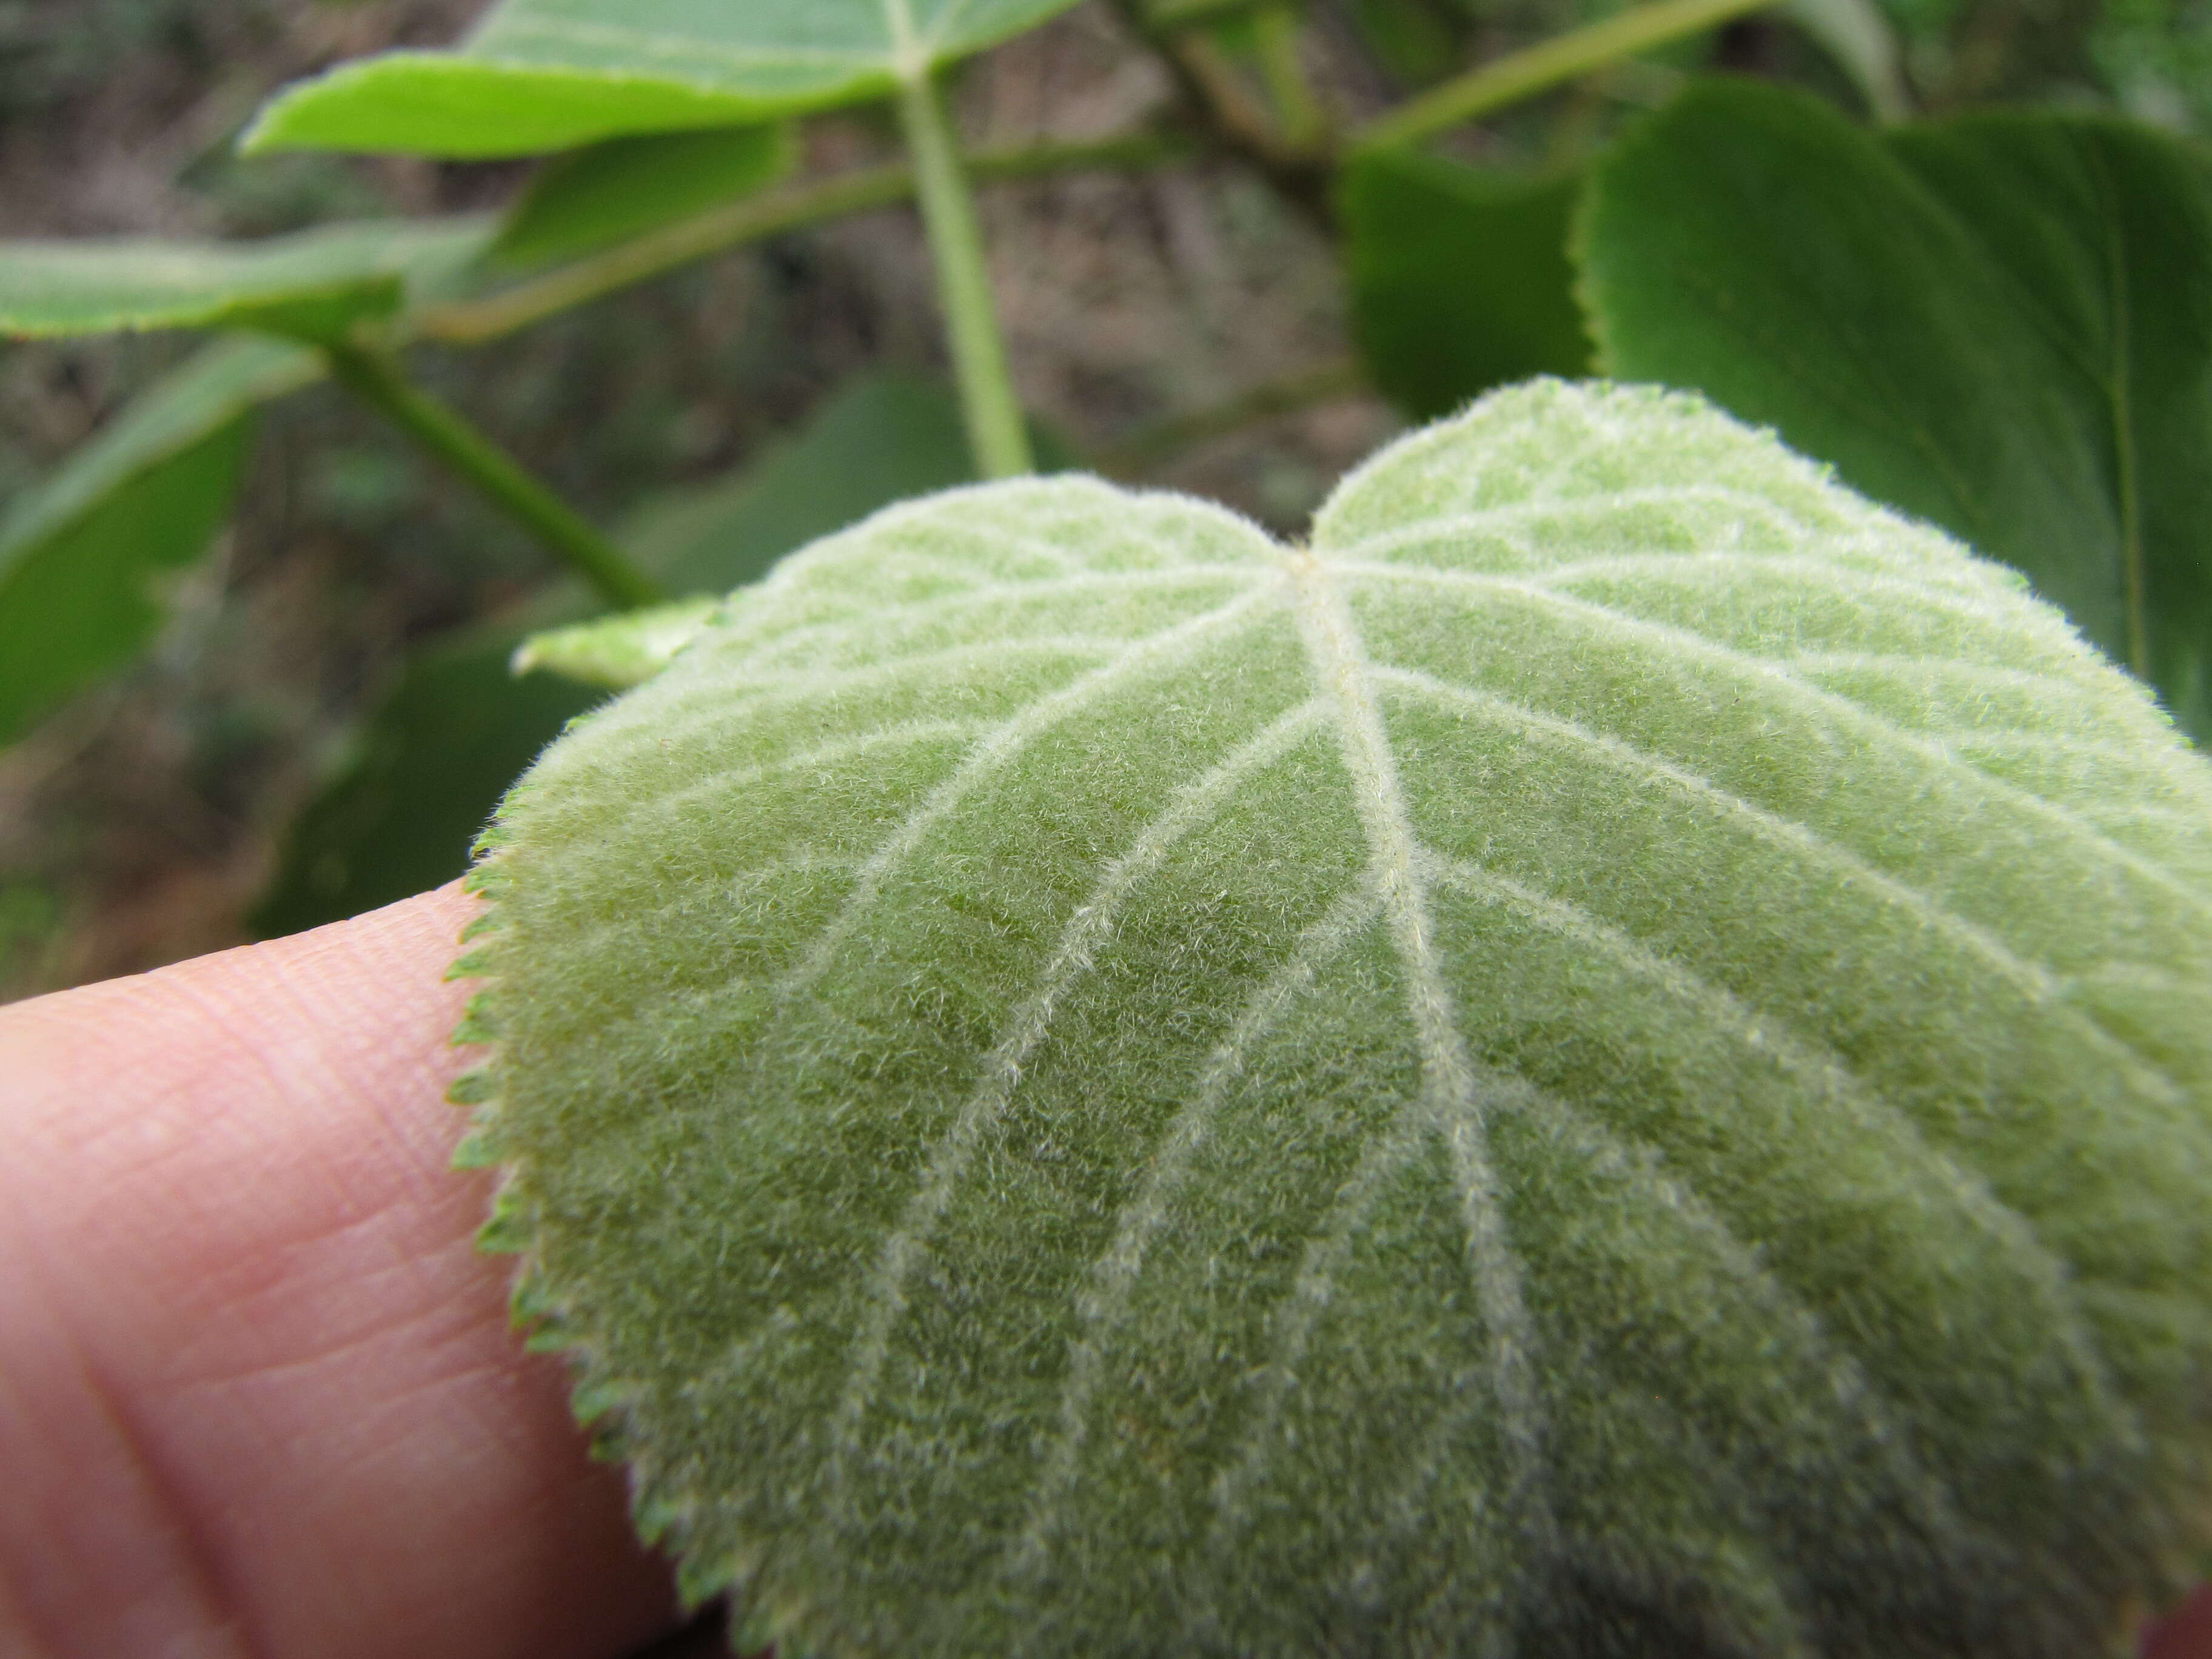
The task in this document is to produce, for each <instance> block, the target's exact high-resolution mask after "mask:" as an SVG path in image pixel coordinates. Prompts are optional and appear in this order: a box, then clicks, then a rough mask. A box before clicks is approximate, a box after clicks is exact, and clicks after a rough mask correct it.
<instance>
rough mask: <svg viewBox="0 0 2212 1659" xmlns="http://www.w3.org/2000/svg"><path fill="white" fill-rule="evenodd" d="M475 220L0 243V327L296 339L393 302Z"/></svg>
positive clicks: (437, 264)
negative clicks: (242, 237) (283, 232)
mask: <svg viewBox="0 0 2212 1659" xmlns="http://www.w3.org/2000/svg"><path fill="white" fill-rule="evenodd" d="M488 234H489V226H488V224H487V223H486V222H483V221H482V220H478V219H460V220H447V221H437V220H413V219H409V220H362V221H356V222H350V223H346V224H340V225H331V226H326V227H323V228H317V229H314V230H304V231H301V232H298V233H296V234H293V235H289V236H272V237H270V238H268V239H267V240H263V241H259V242H182V241H160V240H147V239H140V238H125V239H117V240H82V241H57V242H4V243H0V334H13V335H17V336H21V337H33V338H35V337H43V336H52V335H63V334H100V333H106V332H110V331H114V330H118V329H153V328H250V329H255V330H259V331H264V332H266V333H271V334H283V335H289V336H293V337H298V338H302V339H307V340H328V339H331V338H334V337H337V336H338V335H341V334H343V332H344V331H346V329H347V328H348V327H349V326H350V325H352V324H353V323H355V322H356V321H357V320H359V319H362V318H363V317H374V316H380V315H383V314H386V313H390V312H392V311H393V310H396V309H397V308H398V306H399V304H400V302H401V301H402V300H403V298H404V295H405V291H406V289H407V285H408V280H409V278H410V276H412V275H415V274H416V273H421V274H422V275H423V276H426V277H429V278H433V279H435V278H436V277H439V276H443V275H444V274H445V273H446V272H447V271H448V270H450V269H451V268H452V267H453V266H455V265H456V264H462V263H465V261H466V260H467V259H469V258H472V257H473V256H474V254H475V253H476V252H477V250H478V249H479V248H481V246H483V241H484V240H485V237H486V236H487V235H488Z"/></svg>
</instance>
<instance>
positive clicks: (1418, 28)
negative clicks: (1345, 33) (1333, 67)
mask: <svg viewBox="0 0 2212 1659" xmlns="http://www.w3.org/2000/svg"><path fill="white" fill-rule="evenodd" d="M1347 9H1348V12H1349V14H1350V16H1351V19H1352V27H1354V28H1355V29H1357V30H1358V33H1359V39H1360V40H1361V42H1362V44H1364V46H1366V47H1367V49H1368V50H1369V51H1370V52H1373V53H1374V54H1375V57H1376V61H1377V62H1378V63H1380V64H1382V65H1383V68H1384V69H1385V70H1388V71H1389V73H1390V74H1391V75H1393V76H1395V77H1396V78H1397V79H1398V80H1400V81H1401V82H1405V83H1406V84H1407V86H1412V87H1424V86H1426V85H1428V84H1429V83H1430V82H1432V81H1441V80H1443V77H1444V76H1447V75H1449V74H1450V73H1452V71H1453V70H1458V69H1462V68H1464V67H1466V48H1465V46H1464V44H1463V41H1462V36H1463V35H1464V34H1465V33H1466V21H1465V20H1464V19H1463V18H1460V17H1456V16H1454V15H1452V13H1451V11H1450V10H1449V8H1448V7H1447V6H1444V5H1440V4H1438V3H1437V0H1351V3H1350V5H1349V7H1348V8H1347Z"/></svg>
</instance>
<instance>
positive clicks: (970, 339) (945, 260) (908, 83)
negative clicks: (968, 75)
mask: <svg viewBox="0 0 2212 1659" xmlns="http://www.w3.org/2000/svg"><path fill="white" fill-rule="evenodd" d="M898 108H899V124H900V125H901V127H902V129H903V130H904V132H905V135H906V143H907V149H908V153H909V154H910V155H912V156H913V158H914V179H915V194H916V195H917V196H918V197H920V198H921V220H922V226H923V228H924V229H925V230H926V231H927V233H928V237H929V255H930V261H931V263H932V264H933V265H934V266H935V267H936V270H937V290H938V299H939V303H940V304H941V305H942V306H943V307H945V337H946V341H947V343H948V344H949V345H950V346H951V352H952V372H953V378H954V380H956V381H957V383H958V385H959V387H960V407H961V412H962V413H963V415H964V416H966V419H967V425H968V443H969V447H970V448H971V449H972V450H974V452H975V471H976V472H977V474H978V475H979V476H980V477H985V478H1008V477H1016V476H1018V474H1021V473H1024V472H1029V471H1035V469H1036V461H1035V459H1033V457H1032V456H1031V454H1030V437H1029V428H1027V427H1026V426H1024V424H1023V422H1022V407H1021V401H1020V399H1019V398H1017V397H1016V396H1015V394H1014V383H1013V378H1012V375H1011V374H1009V373H1008V372H1007V368H1006V341H1005V339H1004V337H1002V336H1001V335H1000V332H999V319H998V312H997V309H996V307H994V305H993V303H992V300H991V278H990V273H989V271H988V270H986V269H985V266H984V263H983V236H982V232H981V229H980V228H978V226H977V225H976V222H975V197H974V196H973V195H971V194H970V193H969V188H968V179H967V175H966V174H965V173H963V172H962V171H961V168H960V158H959V156H958V155H957V153H955V151H954V149H953V148H952V136H951V133H950V132H948V131H946V130H945V109H944V106H943V105H942V104H941V103H939V100H938V95H937V86H936V83H935V82H934V81H933V80H932V78H931V77H930V74H929V71H928V70H927V68H926V67H921V68H916V69H915V70H913V71H912V72H910V73H908V74H907V75H906V76H903V77H902V79H901V81H900V82H899V94H898Z"/></svg>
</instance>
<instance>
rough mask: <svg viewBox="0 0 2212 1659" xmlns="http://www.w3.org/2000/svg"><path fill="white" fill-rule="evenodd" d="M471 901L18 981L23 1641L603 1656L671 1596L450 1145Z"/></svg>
mask: <svg viewBox="0 0 2212 1659" xmlns="http://www.w3.org/2000/svg"><path fill="white" fill-rule="evenodd" d="M470 914H471V901H470V900H468V899H467V898H465V897H464V896H461V895H460V894H459V892H458V891H456V890H453V889H450V888H449V889H446V890H441V891H440V892H437V893H434V894H428V895H425V896H422V897H421V898H419V899H415V900H410V901H409V902H405V903H403V904H398V905H395V906H392V907H391V908H388V909H385V910H381V911H379V912H376V913H375V914H374V915H368V916H365V917H362V918H358V919H356V921H350V922H343V923H340V924H337V926H334V927H326V928H322V929H319V930H318V931H316V932H314V933H306V934H301V935H300V936H298V937H297V938H295V939H283V940H279V941H276V942H275V943H272V944H269V945H255V946H252V947H250V948H247V949H243V950H239V951H227V952H224V953H222V954H221V955H218V956H213V957H203V958H201V959H200V960H198V961H197V962H191V963H184V964H181V965H179V966H178V967H176V968H172V969H163V970H161V971H160V972H157V973H153V974H149V975H142V976H139V977H137V978H134V979H129V980H118V981H111V982H109V983H107V984H105V985H99V986H93V987H88V988H85V989H82V990H77V991H70V992H64V993H62V994H58V995H54V996H50V997H45V998H40V999H38V1000H33V1001H30V1002H27V1003H20V1004H17V1005H15V1006H11V1007H8V1008H0V1137H4V1139H0V1147H4V1154H0V1471H5V1477H4V1484H5V1486H6V1488H7V1490H6V1492H5V1495H4V1498H0V1653H4V1654H6V1655H9V1656H10V1659H15V1656H23V1659H32V1656H37V1659H48V1656H53V1659H59V1656H70V1659H76V1656H80V1655H82V1656H88V1659H89V1656H94V1655H97V1656H103V1659H112V1656H116V1655H125V1654H127V1655H131V1656H135V1659H291V1656H295V1655H296V1656H302V1659H305V1656H310V1655H312V1656H314V1659H397V1656H401V1655H404V1656H408V1659H494V1656H516V1659H520V1656H524V1655H529V1656H532V1659H566V1656H574V1659H603V1656H607V1655H611V1654H614V1653H617V1652H620V1651H622V1650H623V1649H624V1648H625V1647H627V1646H629V1645H630V1644H634V1643H635V1642H637V1641H639V1640H641V1639H642V1638H647V1637H648V1636H650V1635H651V1634H652V1633H653V1632H655V1631H656V1630H658V1629H659V1628H663V1627H665V1626H666V1625H667V1624H668V1623H670V1622H671V1593H670V1589H669V1585H668V1581H667V1575H666V1573H665V1570H664V1569H663V1568H662V1567H661V1566H660V1565H658V1564H656V1563H654V1562H653V1561H652V1560H650V1559H647V1558H646V1557H645V1556H644V1555H643V1554H642V1553H641V1551H640V1550H639V1549H638V1548H637V1547H636V1545H635V1542H634V1541H632V1538H631V1534H630V1532H629V1526H628V1524H627V1522H626V1520H625V1518H624V1516H623V1492H622V1488H621V1484H620V1480H619V1478H618V1477H617V1475H616V1474H615V1473H614V1472H613V1471H611V1470H609V1469H605V1468H599V1467H597V1466H594V1465H592V1463H590V1462H588V1461H587V1460H586V1457H585V1455H584V1452H583V1443H582V1438H581V1437H580V1435H579V1434H578V1432H577V1431H576V1428H575V1425H574V1423H573V1422H572V1421H571V1420H570V1419H569V1416H568V1410H567V1407H566V1403H565V1400H566V1382H565V1379H564V1378H563V1376H562V1374H561V1369H560V1367H559V1365H558V1364H557V1363H556V1362H553V1361H550V1360H546V1359H544V1358H532V1357H527V1356H525V1355H524V1354H522V1353H521V1352H520V1346H519V1344H518V1343H517V1342H516V1340H515V1339H514V1337H513V1334H512V1333H511V1332H510V1331H509V1329H508V1328H507V1316H506V1309H505V1298H506V1289H507V1278H508V1273H509V1268H508V1266H507V1264H506V1263H504V1262H502V1261H500V1260H498V1259H495V1258H487V1257H485V1256H483V1255H479V1254H477V1252H476V1251H475V1249H473V1248H472V1246H471V1234H472V1233H473V1231H474V1230H475V1228H476V1227H477V1225H478V1223H479V1222H480V1221H481V1219H482V1218H483V1214H484V1212H485V1207H486V1203H487V1200H488V1189H487V1182H485V1180H484V1179H483V1177H481V1176H478V1177H463V1176H457V1175H454V1174H453V1173H452V1172H451V1171H450V1170H448V1168H447V1160H448V1158H450V1156H451V1152H452V1147H453V1142H454V1140H455V1139H456V1138H457V1136H458V1134H459V1129H460V1127H461V1126H460V1123H459V1116H460V1114H459V1112H458V1111H457V1110H456V1109H454V1108H453V1107H451V1106H448V1105H447V1104H446V1103H444V1101H443V1099H442V1094H443V1091H444V1088H445V1085H447V1082H448V1081H449V1080H450V1079H451V1078H452V1076H453V1073H455V1072H456V1071H457V1070H458V1069H459V1067H460V1066H461V1065H462V1064H463V1063H464V1061H465V1056H463V1055H461V1054H457V1053H456V1052H455V1051H453V1049H451V1048H449V1047H448V1046H447V1042H446V1036H447V1032H448V1031H449V1030H451V1029H452V1027H453V1022H454V1020H455V1018H456V1017H457V1016H458V1014H459V1008H460V1003H461V1000H462V999H463V997H464V996H465V987H460V986H453V985H447V984H444V983H442V982H441V974H442V970H443V969H444V967H445V965H446V963H447V962H448V961H449V960H450V959H451V958H452V957H453V955H454V954H455V943H454V941H455V938H456V935H457V934H458V933H459V930H460V928H461V927H462V925H463V924H464V922H465V921H466V920H467V919H468V917H469V915H470Z"/></svg>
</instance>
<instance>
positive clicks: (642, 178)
mask: <svg viewBox="0 0 2212 1659" xmlns="http://www.w3.org/2000/svg"><path fill="white" fill-rule="evenodd" d="M791 154H792V143H791V135H790V133H789V131H788V130H787V129H786V128H784V127H781V126H752V127H717V128H714V129H713V130H711V131H706V132H674V133H653V134H650V135H647V136H646V137H637V138H612V139H609V140H608V141H607V142H606V143H603V144H594V145H592V147H591V148H590V149H582V150H578V151H576V152H575V153H574V154H573V155H564V156H562V157H561V158H560V159H559V160H557V161H553V162H551V163H550V164H549V165H548V166H547V167H545V169H544V171H543V172H541V173H539V174H538V176H537V177H536V178H535V179H532V180H531V182H530V188H529V189H527V190H526V191H523V193H522V197H521V199H520V200H519V201H517V202H516V203H515V204H514V208H513V211H512V212H510V213H509V214H508V215H507V222H506V223H505V225H503V226H502V227H501V229H500V234H499V240H498V241H497V242H496V243H495V245H494V246H493V248H492V252H493V255H494V256H495V258H498V259H499V260H501V262H502V263H504V264H546V263H549V262H550V261H552V260H556V259H573V258H578V257H580V256H581V255H583V254H586V253H591V252H595V251H597V250H598V249H599V248H602V247H605V246H609V245H611V244H612V243H615V242H619V241H623V240H627V239H629V237H632V236H637V235H641V234H643V233H644V232H646V231H648V230H653V229H655V228H658V227H659V226H661V225H664V224H666V223H668V222H671V221H672V220H676V219H680V218H683V217H684V216H686V215H687V214H692V213H697V212H699V211H701V210H704V209H707V208H710V207H713V206H714V205H716V204H719V203H721V202H726V201H729V200H732V199H733V198H735V197H739V196H744V195H748V194H750V192H752V191H756V190H758V189H760V188H762V187H763V185H769V184H772V183H773V182H775V179H777V178H778V177H780V176H781V174H782V173H784V171H785V170H786V169H787V167H789V166H790V165H791Z"/></svg>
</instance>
